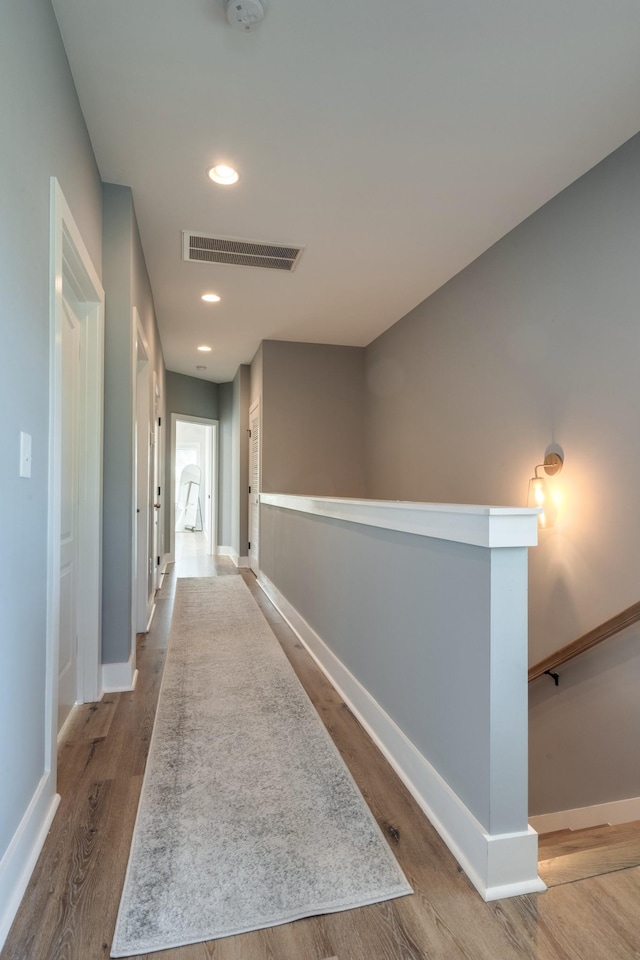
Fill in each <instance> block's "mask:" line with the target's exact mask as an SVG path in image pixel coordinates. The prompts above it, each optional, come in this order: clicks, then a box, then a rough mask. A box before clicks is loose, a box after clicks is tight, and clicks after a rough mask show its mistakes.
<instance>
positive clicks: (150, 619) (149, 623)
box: [145, 574, 164, 633]
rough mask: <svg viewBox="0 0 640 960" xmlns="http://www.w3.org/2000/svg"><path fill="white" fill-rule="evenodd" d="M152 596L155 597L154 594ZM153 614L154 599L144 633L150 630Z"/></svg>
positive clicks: (154, 609) (154, 610) (154, 608)
mask: <svg viewBox="0 0 640 960" xmlns="http://www.w3.org/2000/svg"><path fill="white" fill-rule="evenodd" d="M163 576H164V574H163ZM160 586H162V582H161V583H160ZM158 589H160V588H158ZM154 596H155V594H154ZM155 612H156V601H155V599H154V601H153V604H152V606H151V613H150V614H149V619H148V620H147V628H146V630H145V633H149V630H151V623H152V621H153V616H154V614H155Z"/></svg>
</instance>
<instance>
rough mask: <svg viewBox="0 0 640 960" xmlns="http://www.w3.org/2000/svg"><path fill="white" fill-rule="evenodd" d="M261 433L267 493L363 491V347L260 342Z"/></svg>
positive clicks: (348, 493) (342, 493)
mask: <svg viewBox="0 0 640 960" xmlns="http://www.w3.org/2000/svg"><path fill="white" fill-rule="evenodd" d="M254 392H255V388H254V389H253V390H252V393H254ZM262 440H263V443H262V490H264V491H265V492H270V493H298V494H321V495H324V496H341V497H362V496H364V494H365V475H364V351H363V350H362V349H361V348H360V347H341V346H329V345H327V344H318V343H289V342H286V341H279V340H266V341H264V343H263V344H262Z"/></svg>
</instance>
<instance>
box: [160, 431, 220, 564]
mask: <svg viewBox="0 0 640 960" xmlns="http://www.w3.org/2000/svg"><path fill="white" fill-rule="evenodd" d="M171 419H172V430H171V436H172V447H173V450H172V463H173V496H172V504H171V505H172V522H171V529H172V537H173V541H174V544H175V549H174V555H175V557H176V560H177V559H179V558H180V557H185V556H206V555H211V554H214V553H215V552H216V548H217V541H218V536H217V532H218V531H217V527H218V495H217V490H218V421H217V420H206V419H203V418H201V417H189V416H184V415H181V414H176V413H174V414H172V415H171Z"/></svg>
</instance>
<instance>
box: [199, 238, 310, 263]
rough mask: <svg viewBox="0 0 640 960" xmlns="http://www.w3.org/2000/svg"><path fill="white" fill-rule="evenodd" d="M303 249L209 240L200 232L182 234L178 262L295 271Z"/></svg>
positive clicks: (257, 243)
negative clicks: (180, 252) (231, 264)
mask: <svg viewBox="0 0 640 960" xmlns="http://www.w3.org/2000/svg"><path fill="white" fill-rule="evenodd" d="M303 250H304V247H292V246H290V245H289V246H285V245H284V244H279V243H261V242H260V241H259V240H237V239H234V238H233V237H210V236H207V235H206V234H202V233H191V232H190V231H189V230H184V231H183V233H182V259H183V260H194V261H197V262H198V263H235V264H237V265H238V266H241V267H265V268H266V269H267V270H288V271H291V270H295V268H296V266H297V264H298V261H299V260H300V257H301V256H302V251H303Z"/></svg>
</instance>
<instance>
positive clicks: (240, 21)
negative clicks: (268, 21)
mask: <svg viewBox="0 0 640 960" xmlns="http://www.w3.org/2000/svg"><path fill="white" fill-rule="evenodd" d="M226 7H227V20H228V21H229V23H230V24H231V26H232V27H235V28H236V30H243V31H245V32H246V31H247V30H255V29H256V27H259V26H260V24H261V23H262V21H263V20H264V13H265V10H264V3H263V2H262V0H226Z"/></svg>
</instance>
